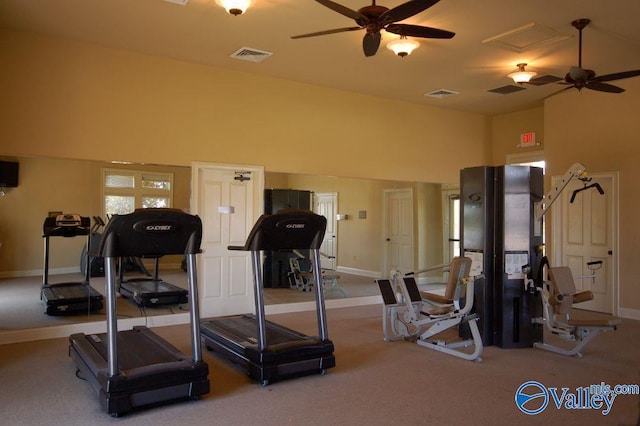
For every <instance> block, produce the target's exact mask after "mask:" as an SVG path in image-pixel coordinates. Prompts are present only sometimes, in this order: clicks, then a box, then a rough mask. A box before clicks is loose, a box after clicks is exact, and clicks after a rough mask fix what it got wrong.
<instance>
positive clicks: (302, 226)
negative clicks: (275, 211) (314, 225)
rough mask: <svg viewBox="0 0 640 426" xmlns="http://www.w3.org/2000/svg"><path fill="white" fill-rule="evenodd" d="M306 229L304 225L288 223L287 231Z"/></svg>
mask: <svg viewBox="0 0 640 426" xmlns="http://www.w3.org/2000/svg"><path fill="white" fill-rule="evenodd" d="M304 227H305V224H304V223H287V225H286V228H287V229H304Z"/></svg>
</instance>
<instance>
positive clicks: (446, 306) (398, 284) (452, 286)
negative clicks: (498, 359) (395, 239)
mask: <svg viewBox="0 0 640 426" xmlns="http://www.w3.org/2000/svg"><path fill="white" fill-rule="evenodd" d="M443 267H449V279H448V282H447V286H446V288H445V294H444V296H441V295H439V294H435V293H430V292H427V291H420V290H419V289H418V285H417V284H416V281H415V278H414V277H413V276H411V275H416V274H419V273H423V272H427V271H432V270H435V269H441V268H443ZM470 270H471V259H469V258H467V257H456V258H454V259H453V261H452V262H451V265H450V266H449V265H438V266H436V267H432V268H428V269H425V270H422V271H418V272H415V273H414V272H410V273H409V274H407V275H405V276H404V277H401V275H400V273H399V272H398V271H393V273H392V276H391V279H390V280H386V279H382V280H376V282H377V284H378V287H379V288H380V293H381V294H382V299H383V301H384V306H383V311H382V327H383V331H384V336H385V340H386V341H395V340H410V341H415V342H416V343H417V344H418V345H420V346H423V347H425V348H429V349H433V350H436V351H438V352H443V353H446V354H449V355H453V356H456V357H458V358H462V359H466V360H469V361H477V362H480V361H482V358H480V355H481V354H482V349H483V345H482V337H481V336H480V331H479V330H478V325H477V324H476V322H477V321H478V319H479V317H478V315H477V314H472V313H471V309H472V307H473V300H474V298H473V288H474V279H473V278H470V277H469V272H470ZM396 293H397V294H396ZM462 324H468V326H469V329H470V331H471V336H472V337H471V338H470V339H463V340H460V339H459V338H458V333H454V334H453V338H452V336H451V335H450V336H446V335H444V333H445V332H446V331H450V330H457V328H458V326H460V325H462ZM445 339H446V340H445ZM468 347H473V351H472V352H468V351H463V350H462V349H464V348H468Z"/></svg>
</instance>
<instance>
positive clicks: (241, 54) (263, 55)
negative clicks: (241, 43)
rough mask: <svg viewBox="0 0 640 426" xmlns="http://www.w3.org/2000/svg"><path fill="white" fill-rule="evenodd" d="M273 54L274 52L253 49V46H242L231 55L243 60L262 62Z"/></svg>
mask: <svg viewBox="0 0 640 426" xmlns="http://www.w3.org/2000/svg"><path fill="white" fill-rule="evenodd" d="M271 55H273V53H271V52H267V51H264V50H258V49H253V48H251V47H242V48H240V49H239V50H237V51H235V52H233V53H232V54H231V57H232V58H233V59H242V60H243V61H251V62H262V61H264V60H265V59H267V58H268V57H269V56H271Z"/></svg>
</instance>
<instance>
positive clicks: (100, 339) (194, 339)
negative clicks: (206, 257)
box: [69, 209, 209, 416]
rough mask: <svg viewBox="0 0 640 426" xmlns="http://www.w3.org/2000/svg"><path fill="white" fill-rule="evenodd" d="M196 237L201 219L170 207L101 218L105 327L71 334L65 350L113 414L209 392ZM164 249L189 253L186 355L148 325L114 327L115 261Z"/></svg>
mask: <svg viewBox="0 0 640 426" xmlns="http://www.w3.org/2000/svg"><path fill="white" fill-rule="evenodd" d="M201 240H202V222H201V221H200V218H199V217H197V216H192V215H190V214H187V213H184V212H181V211H179V210H174V209H144V210H140V211H136V212H134V213H131V214H127V215H116V216H114V217H113V218H112V219H111V220H110V221H109V223H108V224H107V226H106V228H105V230H104V233H103V236H102V240H101V242H100V256H102V257H104V259H105V266H106V271H105V272H106V281H107V332H106V333H99V334H91V335H86V334H82V333H78V334H73V335H71V336H70V337H69V342H70V346H69V356H70V357H71V358H72V359H73V361H74V362H75V364H76V366H77V367H78V370H79V371H80V376H81V377H83V378H86V379H87V381H89V383H90V384H91V386H92V387H93V389H94V390H95V391H96V393H97V394H98V397H99V400H100V402H101V404H102V406H103V408H104V410H105V411H106V412H107V413H109V414H111V415H112V416H118V415H120V414H123V413H126V412H128V411H131V410H133V409H135V408H137V407H142V406H148V405H157V404H162V403H166V402H170V401H176V400H182V399H198V398H200V397H201V396H202V395H204V394H206V393H208V392H209V379H208V373H209V370H208V366H207V364H206V363H205V362H204V361H203V359H202V350H201V344H200V337H199V335H200V328H199V326H200V320H199V310H198V309H199V307H198V289H197V272H196V254H197V253H199V252H200V243H201ZM169 254H184V255H185V256H186V259H187V274H188V281H189V292H190V293H191V297H190V305H189V308H190V312H189V316H190V322H191V327H190V331H191V356H188V355H185V354H183V353H182V352H180V351H179V350H178V349H176V348H175V347H174V346H173V345H171V344H170V343H169V342H167V341H166V340H164V339H162V338H161V337H160V336H158V335H156V334H155V333H153V331H151V330H149V329H148V328H147V327H134V328H133V329H132V330H124V331H118V329H117V312H116V281H117V279H116V276H117V272H116V260H117V259H118V258H120V257H127V256H134V257H145V256H151V257H155V256H163V255H169Z"/></svg>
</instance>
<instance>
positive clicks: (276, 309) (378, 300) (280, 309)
mask: <svg viewBox="0 0 640 426" xmlns="http://www.w3.org/2000/svg"><path fill="white" fill-rule="evenodd" d="M324 303H325V307H326V308H327V309H336V308H348V307H351V306H364V305H376V304H382V297H381V296H363V297H348V298H344V299H330V300H325V302H324ZM315 310H316V302H315V301H312V302H299V303H281V304H278V305H267V306H265V307H264V311H265V314H267V315H273V314H286V313H289V312H305V311H315Z"/></svg>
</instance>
